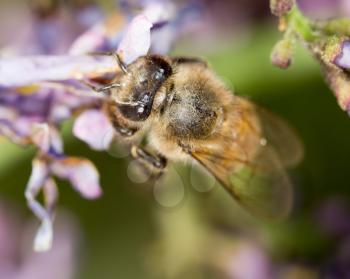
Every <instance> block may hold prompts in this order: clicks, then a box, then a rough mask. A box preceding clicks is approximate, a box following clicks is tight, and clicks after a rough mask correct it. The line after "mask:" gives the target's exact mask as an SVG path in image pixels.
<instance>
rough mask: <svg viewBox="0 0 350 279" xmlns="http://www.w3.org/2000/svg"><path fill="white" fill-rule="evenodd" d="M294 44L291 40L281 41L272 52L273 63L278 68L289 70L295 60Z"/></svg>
mask: <svg viewBox="0 0 350 279" xmlns="http://www.w3.org/2000/svg"><path fill="white" fill-rule="evenodd" d="M293 54H294V43H293V41H292V40H291V39H283V40H281V41H279V42H278V43H277V44H276V45H275V47H274V48H273V50H272V53H271V62H272V64H273V65H275V66H276V67H279V68H281V69H287V68H288V67H289V66H290V65H291V63H292V59H293Z"/></svg>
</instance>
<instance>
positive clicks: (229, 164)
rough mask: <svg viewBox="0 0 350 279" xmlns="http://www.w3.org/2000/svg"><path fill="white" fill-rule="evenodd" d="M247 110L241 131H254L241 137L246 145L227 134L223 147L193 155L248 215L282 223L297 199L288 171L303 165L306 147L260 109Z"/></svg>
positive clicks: (214, 147)
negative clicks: (295, 166) (290, 168)
mask: <svg viewBox="0 0 350 279" xmlns="http://www.w3.org/2000/svg"><path fill="white" fill-rule="evenodd" d="M246 109H247V110H249V111H245V112H243V113H242V116H244V117H242V119H241V121H243V122H245V123H243V124H242V125H245V126H246V127H252V128H251V130H246V131H245V134H244V135H238V137H241V140H237V136H236V137H232V138H230V137H229V136H228V135H229V134H228V133H226V134H225V135H222V138H221V143H220V144H219V145H217V146H215V145H208V146H201V147H199V148H197V149H196V150H195V151H192V152H191V155H192V157H193V158H194V159H196V160H197V161H198V162H199V163H201V164H202V165H203V166H204V167H205V168H207V169H208V170H209V171H210V172H211V173H212V174H213V175H214V176H215V177H216V178H217V179H218V181H219V182H220V183H221V184H222V185H223V186H224V187H225V189H226V190H227V191H228V192H229V193H230V194H231V195H232V196H233V197H234V198H235V199H236V200H237V201H238V202H239V203H240V204H241V205H242V206H243V207H244V208H246V209H247V210H248V211H250V212H251V213H253V214H254V215H256V216H259V217H262V218H268V219H282V218H284V217H286V216H287V215H288V213H289V212H290V209H291V205H292V196H293V194H292V185H291V182H290V179H289V177H288V174H287V172H286V170H285V167H287V166H291V165H293V164H295V163H297V162H298V161H299V160H300V159H301V157H302V148H301V144H300V142H299V140H298V138H297V137H296V136H295V134H294V132H292V130H291V129H290V128H289V127H288V125H286V124H285V122H284V121H283V120H281V119H280V118H277V117H276V118H275V117H274V115H273V114H270V113H268V112H265V111H264V110H260V109H257V108H256V107H255V106H250V107H248V106H246ZM257 110H259V111H257ZM257 113H259V114H258V118H257ZM256 119H259V121H258V122H256ZM256 123H258V124H256ZM257 125H258V129H257ZM231 134H232V133H231ZM245 142H250V143H254V144H250V145H246V144H245ZM248 149H249V150H248Z"/></svg>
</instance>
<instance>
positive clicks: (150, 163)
mask: <svg viewBox="0 0 350 279" xmlns="http://www.w3.org/2000/svg"><path fill="white" fill-rule="evenodd" d="M131 156H132V157H133V158H135V159H136V160H137V161H138V162H139V163H140V164H142V166H143V167H144V168H145V171H147V172H149V173H150V174H151V176H152V177H153V178H159V177H160V176H161V175H162V174H163V172H164V169H165V168H166V165H167V159H166V158H165V157H163V156H161V155H154V154H151V153H150V152H148V151H146V150H145V149H143V148H141V147H139V146H136V145H133V146H132V147H131Z"/></svg>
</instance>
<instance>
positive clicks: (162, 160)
mask: <svg viewBox="0 0 350 279" xmlns="http://www.w3.org/2000/svg"><path fill="white" fill-rule="evenodd" d="M114 56H115V57H116V58H117V61H118V63H119V65H120V67H121V69H122V72H121V73H120V74H118V76H117V77H116V78H115V80H113V82H112V83H111V84H109V85H107V86H105V87H103V88H99V89H96V88H95V89H96V90H97V91H99V92H104V94H105V95H106V99H107V102H106V111H107V113H108V115H109V116H110V118H111V120H112V123H113V125H114V127H115V129H116V131H117V133H118V134H120V135H121V136H122V137H123V138H126V139H128V140H129V141H130V142H131V143H132V144H131V146H132V147H131V154H132V156H133V157H134V158H135V159H136V160H138V161H139V162H141V163H142V164H144V165H145V166H148V167H149V168H150V169H153V170H158V171H159V173H162V172H163V171H164V170H165V169H166V165H167V161H168V160H170V161H178V160H188V159H190V160H195V161H196V162H198V163H199V164H200V165H202V166H204V167H205V168H206V169H207V170H208V171H209V172H210V173H211V174H212V175H213V176H214V177H215V178H216V179H217V181H218V182H219V183H220V184H222V186H224V188H225V189H226V190H227V191H228V192H229V193H230V194H231V195H232V197H233V198H234V199H235V200H236V201H238V203H240V204H241V205H242V206H243V207H244V208H246V209H247V210H248V211H250V212H251V213H253V214H255V215H258V216H262V217H267V218H282V217H285V216H286V215H287V214H288V212H289V211H290V208H291V202H292V191H291V183H290V180H289V178H288V175H287V173H286V170H285V168H287V167H291V166H293V165H295V164H297V163H298V162H299V161H300V160H301V158H302V153H303V152H302V146H301V144H300V142H299V140H298V138H297V137H296V135H295V133H294V132H293V131H292V129H291V128H289V126H288V125H287V124H286V123H285V122H284V121H283V120H282V119H280V118H279V117H277V116H275V115H273V114H271V113H270V112H267V111H265V110H264V109H262V108H260V107H258V106H257V105H255V104H253V103H252V102H251V101H249V100H247V99H244V98H242V97H239V96H237V95H234V94H233V93H232V92H231V91H230V90H229V89H228V88H227V87H226V86H225V84H224V83H223V82H222V81H221V80H220V79H219V78H218V77H217V76H216V75H215V73H214V72H213V71H212V70H211V69H210V68H209V66H208V65H207V63H206V62H204V61H202V60H201V59H197V58H186V57H167V56H159V55H147V56H143V57H139V58H138V59H137V60H135V61H134V62H132V63H131V64H129V65H125V64H124V63H123V62H122V60H121V59H120V57H119V56H118V55H115V54H114ZM145 138H146V139H147V141H146V142H147V143H146V145H145V146H142V145H141V143H144V142H145V140H143V139H145Z"/></svg>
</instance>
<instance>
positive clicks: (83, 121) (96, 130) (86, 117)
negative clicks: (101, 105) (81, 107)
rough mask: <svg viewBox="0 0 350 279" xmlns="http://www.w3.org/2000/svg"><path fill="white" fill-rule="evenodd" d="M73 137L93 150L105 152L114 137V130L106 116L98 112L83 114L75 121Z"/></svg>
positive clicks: (91, 111) (94, 110)
mask: <svg viewBox="0 0 350 279" xmlns="http://www.w3.org/2000/svg"><path fill="white" fill-rule="evenodd" d="M73 133H74V135H75V136H76V137H77V138H79V139H81V140H82V141H85V142H86V143H87V144H89V145H90V147H91V148H93V149H95V150H106V149H107V148H108V147H109V145H110V143H111V141H112V139H113V136H114V129H113V126H112V124H111V122H110V121H109V119H108V118H107V116H106V115H105V114H104V113H103V112H102V111H100V110H96V109H92V110H87V111H85V112H83V113H82V114H81V115H79V117H78V118H77V119H76V121H75V123H74V127H73Z"/></svg>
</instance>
